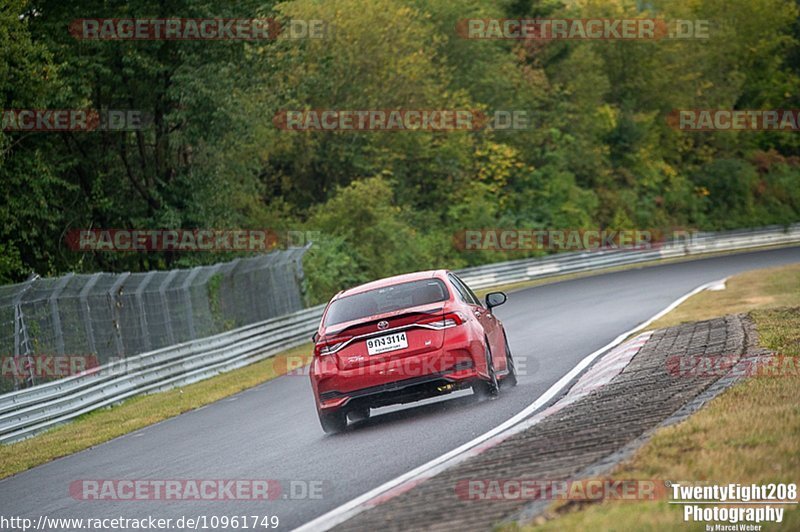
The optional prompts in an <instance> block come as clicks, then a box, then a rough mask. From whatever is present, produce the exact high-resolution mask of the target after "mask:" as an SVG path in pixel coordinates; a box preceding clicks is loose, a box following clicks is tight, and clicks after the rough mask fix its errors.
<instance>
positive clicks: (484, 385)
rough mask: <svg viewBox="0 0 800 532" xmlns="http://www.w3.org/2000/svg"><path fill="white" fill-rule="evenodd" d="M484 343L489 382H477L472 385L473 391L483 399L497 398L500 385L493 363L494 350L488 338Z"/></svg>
mask: <svg viewBox="0 0 800 532" xmlns="http://www.w3.org/2000/svg"><path fill="white" fill-rule="evenodd" d="M484 342H486V372H487V373H488V374H489V380H480V381H478V382H476V383H475V384H473V385H472V391H473V392H475V394H476V395H479V396H482V397H497V395H498V394H499V393H500V384H498V382H497V373H496V372H495V370H494V363H492V348H491V347H489V339H488V338H485V339H484Z"/></svg>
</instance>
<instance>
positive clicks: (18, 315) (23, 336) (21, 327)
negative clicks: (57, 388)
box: [12, 273, 39, 388]
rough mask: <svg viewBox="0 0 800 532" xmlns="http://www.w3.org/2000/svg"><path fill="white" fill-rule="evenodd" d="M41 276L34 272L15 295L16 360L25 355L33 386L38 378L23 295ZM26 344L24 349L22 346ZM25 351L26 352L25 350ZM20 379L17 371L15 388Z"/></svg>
mask: <svg viewBox="0 0 800 532" xmlns="http://www.w3.org/2000/svg"><path fill="white" fill-rule="evenodd" d="M38 278H39V275H38V274H36V273H32V274H31V275H30V276H29V277H28V280H27V281H25V286H24V287H23V288H22V289H21V290H20V291H19V292H18V293H17V294H16V295H15V296H14V301H13V302H12V304H13V305H14V362H15V363H18V361H19V357H20V356H25V358H26V362H27V363H28V366H29V368H30V375H28V385H30V386H33V385H34V384H36V378H35V376H34V371H33V366H32V363H33V360H32V359H31V358H30V354H31V343H30V338H28V328H27V327H26V326H25V315H24V314H23V313H22V296H24V295H25V292H27V291H28V290H30V289H31V287H32V286H33V283H34V282H35V281H36V280H37V279H38ZM23 345H24V346H25V348H24V350H23V348H22V346H23ZM23 351H24V352H23ZM18 386H19V381H18V380H17V375H16V372H15V373H14V388H18Z"/></svg>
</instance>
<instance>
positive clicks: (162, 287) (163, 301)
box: [158, 270, 178, 345]
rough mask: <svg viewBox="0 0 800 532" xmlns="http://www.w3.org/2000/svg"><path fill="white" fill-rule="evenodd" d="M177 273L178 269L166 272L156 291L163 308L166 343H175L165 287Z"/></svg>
mask: <svg viewBox="0 0 800 532" xmlns="http://www.w3.org/2000/svg"><path fill="white" fill-rule="evenodd" d="M176 275H178V270H172V271H171V272H169V274H167V276H166V277H165V278H164V280H163V281H161V285H160V286H159V287H158V293H159V295H160V296H161V306H162V307H163V308H164V325H165V326H166V329H167V340H168V343H167V345H172V344H174V343H175V335H174V334H173V333H172V320H170V319H169V304H168V303H167V287H168V286H169V283H171V282H172V280H173V279H174V278H175V276H176Z"/></svg>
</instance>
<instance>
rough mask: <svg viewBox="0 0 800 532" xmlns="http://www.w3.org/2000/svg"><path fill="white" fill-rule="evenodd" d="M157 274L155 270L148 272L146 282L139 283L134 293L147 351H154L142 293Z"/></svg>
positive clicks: (145, 277)
mask: <svg viewBox="0 0 800 532" xmlns="http://www.w3.org/2000/svg"><path fill="white" fill-rule="evenodd" d="M156 273H157V272H156V271H155V270H153V271H151V272H147V275H145V276H144V280H143V281H142V282H141V283H139V286H138V287H137V288H136V292H134V293H133V295H134V297H135V298H136V308H137V309H139V327H140V332H141V333H142V342H143V343H144V350H145V351H150V349H152V347H151V345H152V342H150V331H149V330H148V329H147V311H146V309H145V307H144V299H143V298H142V293H143V292H144V289H145V288H147V285H148V284H150V281H152V280H153V277H155V275H156Z"/></svg>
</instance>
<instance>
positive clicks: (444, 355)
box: [311, 342, 485, 412]
mask: <svg viewBox="0 0 800 532" xmlns="http://www.w3.org/2000/svg"><path fill="white" fill-rule="evenodd" d="M474 347H475V346H474V345H472V343H471V342H465V343H463V344H462V343H459V344H458V345H452V344H450V345H448V348H447V349H442V350H437V351H435V352H431V353H426V354H424V355H419V356H414V357H407V358H406V359H401V360H397V361H393V362H391V363H382V364H373V365H371V366H365V367H362V368H355V369H352V370H338V369H334V368H332V367H330V362H328V364H329V366H328V367H327V371H326V368H325V367H324V364H325V363H326V362H327V361H319V360H315V361H314V363H312V369H311V380H312V386H313V388H314V392H315V395H316V399H317V408H318V409H319V410H320V412H333V411H336V410H339V409H340V408H343V407H347V408H348V409H354V408H359V407H372V408H376V407H379V406H387V405H391V404H398V403H407V402H411V401H418V400H420V399H424V398H427V397H432V396H436V395H442V394H447V393H450V392H453V391H455V390H458V389H462V388H466V387H468V386H470V385H471V384H472V383H473V382H474V381H475V380H477V379H479V378H480V377H481V373H484V372H485V371H484V368H483V367H482V366H481V362H482V361H483V357H482V356H481V357H480V358H479V360H478V361H476V360H475V357H474V355H473V352H474V351H479V352H482V351H481V350H480V349H473V348H474ZM476 362H477V363H476Z"/></svg>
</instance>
